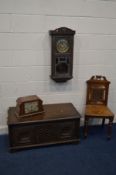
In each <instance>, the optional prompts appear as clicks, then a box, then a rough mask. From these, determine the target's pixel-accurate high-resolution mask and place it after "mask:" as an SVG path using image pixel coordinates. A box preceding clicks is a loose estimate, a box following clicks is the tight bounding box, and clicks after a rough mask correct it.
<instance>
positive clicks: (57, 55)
mask: <svg viewBox="0 0 116 175" xmlns="http://www.w3.org/2000/svg"><path fill="white" fill-rule="evenodd" d="M74 34H75V31H74V30H71V29H69V28H66V27H61V28H58V29H55V30H50V35H51V53H52V55H51V78H52V79H53V80H55V81H56V82H65V81H67V80H69V79H71V78H72V77H73V76H72V72H73V45H74Z"/></svg>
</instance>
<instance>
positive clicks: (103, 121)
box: [102, 118, 105, 127]
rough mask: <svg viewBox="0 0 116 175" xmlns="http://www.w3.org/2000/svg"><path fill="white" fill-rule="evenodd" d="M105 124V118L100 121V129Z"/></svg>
mask: <svg viewBox="0 0 116 175" xmlns="http://www.w3.org/2000/svg"><path fill="white" fill-rule="evenodd" d="M104 124H105V118H104V119H103V120H102V127H103V126H104Z"/></svg>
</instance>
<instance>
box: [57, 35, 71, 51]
mask: <svg viewBox="0 0 116 175" xmlns="http://www.w3.org/2000/svg"><path fill="white" fill-rule="evenodd" d="M56 49H57V51H58V52H59V53H65V52H67V51H68V50H69V42H68V41H67V40H66V39H64V38H63V39H59V40H58V41H57V43H56Z"/></svg>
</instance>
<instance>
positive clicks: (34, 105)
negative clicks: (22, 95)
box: [24, 101, 39, 114]
mask: <svg viewBox="0 0 116 175" xmlns="http://www.w3.org/2000/svg"><path fill="white" fill-rule="evenodd" d="M38 111H39V107H38V102H37V101H33V102H28V103H25V104H24V112H25V114H29V113H33V112H38Z"/></svg>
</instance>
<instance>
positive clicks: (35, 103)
mask: <svg viewBox="0 0 116 175" xmlns="http://www.w3.org/2000/svg"><path fill="white" fill-rule="evenodd" d="M16 102H17V104H16V115H17V117H26V116H32V115H36V114H40V113H43V112H44V109H43V105H42V103H43V102H42V100H41V99H40V98H39V97H38V96H36V95H30V96H24V97H19V98H18V99H17V101H16Z"/></svg>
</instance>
